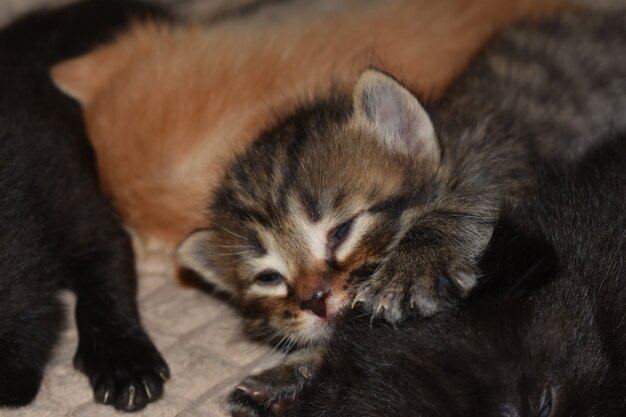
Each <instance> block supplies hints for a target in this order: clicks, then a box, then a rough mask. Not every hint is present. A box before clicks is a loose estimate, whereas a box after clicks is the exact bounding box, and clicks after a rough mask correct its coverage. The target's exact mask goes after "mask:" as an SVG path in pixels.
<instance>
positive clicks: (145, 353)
mask: <svg viewBox="0 0 626 417" xmlns="http://www.w3.org/2000/svg"><path fill="white" fill-rule="evenodd" d="M92 342H93V343H88V344H87V343H81V345H80V346H79V348H78V351H77V352H76V356H75V357H74V366H75V367H76V368H77V369H79V370H80V371H82V372H84V373H85V374H86V375H87V377H88V378H89V382H90V383H91V386H92V388H93V391H94V398H95V400H96V402H99V403H103V404H110V405H113V406H114V407H115V408H116V409H118V410H122V411H128V412H130V411H137V410H141V409H142V408H144V407H145V406H146V405H147V404H148V403H150V402H153V401H156V400H158V399H159V398H161V396H162V395H163V384H164V383H165V381H166V380H167V379H168V378H169V375H170V372H169V368H168V366H167V363H165V361H164V360H163V358H162V357H161V354H160V353H159V352H158V351H157V349H156V347H155V346H154V345H153V344H152V342H151V341H150V340H149V339H147V337H145V338H138V339H123V340H116V341H115V342H113V341H111V342H109V343H102V342H101V341H100V342H98V341H92Z"/></svg>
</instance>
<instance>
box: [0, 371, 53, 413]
mask: <svg viewBox="0 0 626 417" xmlns="http://www.w3.org/2000/svg"><path fill="white" fill-rule="evenodd" d="M0 369H1V371H0V406H2V407H22V406H25V405H28V404H30V403H31V402H32V401H33V400H34V399H35V397H36V396H37V393H38V392H39V387H40V386H41V379H42V376H43V375H42V370H41V369H37V368H32V369H11V365H10V364H7V363H5V362H4V361H1V360H0Z"/></svg>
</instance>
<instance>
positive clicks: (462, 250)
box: [354, 208, 495, 323]
mask: <svg viewBox="0 0 626 417" xmlns="http://www.w3.org/2000/svg"><path fill="white" fill-rule="evenodd" d="M494 218H495V216H494V215H492V214H491V213H483V212H471V211H467V209H465V208H463V211H459V210H454V211H453V210H446V209H439V210H436V211H432V212H430V213H427V214H425V215H423V216H421V217H420V218H419V219H417V220H416V221H415V223H414V224H413V225H412V226H411V228H410V229H409V230H408V231H407V233H406V234H405V235H404V236H403V237H402V239H401V240H400V241H399V242H398V244H397V246H396V247H394V249H393V250H392V251H391V252H390V254H389V255H388V256H387V257H386V259H384V260H383V262H382V264H381V266H380V267H379V268H378V270H377V271H376V272H375V273H374V274H373V275H372V277H371V278H369V279H368V280H366V281H365V282H363V283H362V284H360V285H359V287H358V289H357V292H356V296H355V298H354V303H359V302H361V303H363V305H364V307H365V308H366V309H367V310H369V311H371V312H372V313H373V315H374V316H382V317H384V318H385V319H386V320H387V321H389V322H392V323H394V322H398V321H400V320H402V319H403V318H405V317H407V316H408V315H410V314H412V313H413V312H414V311H415V310H417V312H418V313H419V314H420V315H422V316H429V315H432V314H435V313H437V312H438V311H441V310H442V309H444V308H446V307H449V306H451V305H453V304H455V303H457V302H458V301H460V300H462V299H463V298H465V297H466V296H467V295H468V294H469V293H470V291H471V290H472V289H473V288H474V286H475V285H476V283H477V281H478V271H477V267H476V262H477V260H478V258H479V257H480V255H481V254H482V252H483V251H484V250H485V248H486V247H487V244H488V242H489V239H490V238H491V234H492V232H493V220H492V219H494Z"/></svg>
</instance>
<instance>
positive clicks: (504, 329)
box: [239, 136, 626, 417]
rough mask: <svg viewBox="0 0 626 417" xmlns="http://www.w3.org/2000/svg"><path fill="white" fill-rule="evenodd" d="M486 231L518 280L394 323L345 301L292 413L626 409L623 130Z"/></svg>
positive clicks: (495, 261) (449, 414)
mask: <svg viewBox="0 0 626 417" xmlns="http://www.w3.org/2000/svg"><path fill="white" fill-rule="evenodd" d="M494 239H496V240H498V244H497V245H495V247H492V249H491V251H490V252H488V254H487V255H486V256H488V257H491V259H489V260H487V261H488V262H487V264H488V265H490V268H492V269H491V272H492V275H499V274H504V275H507V276H511V275H513V276H515V278H516V279H514V280H512V281H511V282H509V283H508V285H507V286H503V285H502V282H498V281H500V280H501V279H502V278H505V277H494V278H496V279H494V283H495V285H497V286H494V287H491V288H490V287H489V285H487V287H486V288H484V289H483V290H482V291H481V292H479V293H478V294H477V295H476V296H475V297H473V298H472V299H470V300H469V302H468V304H467V305H466V306H465V307H461V308H458V309H456V310H451V311H449V312H445V313H442V314H441V315H438V316H436V317H433V318H431V319H418V320H414V321H409V322H406V323H403V324H400V325H398V327H399V329H396V328H393V327H391V326H389V325H386V324H384V323H377V324H375V325H374V326H372V325H371V324H370V322H369V319H368V318H360V317H358V313H350V314H349V315H348V316H346V317H344V318H343V321H342V325H341V326H339V327H338V330H337V331H336V333H335V335H334V340H333V343H332V346H333V349H332V350H331V351H330V352H329V353H328V354H327V356H326V358H325V362H324V364H323V366H322V368H321V369H320V371H319V373H318V375H316V376H315V377H314V378H312V379H311V377H312V375H307V376H308V377H309V378H310V379H309V380H310V381H313V382H312V383H310V384H307V386H306V387H305V390H304V393H303V396H302V397H301V400H300V401H299V402H298V404H297V406H296V408H295V409H294V410H293V414H290V415H293V416H309V417H310V416H325V417H332V416H361V417H366V416H376V417H379V416H394V417H401V416H420V417H428V416H446V417H457V416H458V417H461V416H463V417H469V416H484V417H487V416H499V417H524V416H529V417H557V416H564V417H571V416H603V417H604V416H623V415H626V389H625V388H624V387H626V327H624V318H625V317H626V285H624V280H626V263H625V262H624V261H625V259H624V258H625V256H626V137H625V136H622V137H620V138H618V139H617V140H615V141H613V142H612V143H610V144H609V145H607V146H604V147H603V148H602V149H599V150H598V151H596V152H593V153H591V154H590V155H589V156H588V157H587V158H586V159H585V161H584V162H583V163H581V164H580V165H579V166H578V167H576V168H575V169H573V170H572V171H568V172H560V173H552V174H546V175H544V176H543V178H542V179H541V181H540V182H539V186H538V187H537V189H536V196H535V197H534V198H533V199H532V202H530V203H528V204H524V206H523V207H520V208H518V209H517V210H515V211H514V212H513V213H509V215H508V216H507V218H506V220H502V221H501V222H500V225H499V227H498V228H496V236H495V237H494ZM541 242H543V243H541ZM550 248H554V249H553V250H552V249H550ZM507 252H508V253H507ZM553 257H556V267H555V268H554V269H551V268H549V267H548V268H547V267H546V266H549V265H552V262H551V260H552V258H553ZM533 259H534V260H533ZM546 261H547V262H546ZM511 265H514V266H517V267H511ZM520 272H522V273H520ZM398 330H399V331H398ZM305 373H306V372H305ZM239 395H242V393H240V394H239ZM244 397H245V396H243V395H242V400H246V398H247V397H246V398H244ZM273 400H276V399H273ZM288 400H290V399H287V401H288ZM248 401H249V400H248ZM283 402H285V399H283ZM274 404H280V403H274ZM274 408H275V409H276V408H277V407H276V406H274ZM263 413H269V411H268V410H267V409H263V410H261V413H260V414H261V415H263Z"/></svg>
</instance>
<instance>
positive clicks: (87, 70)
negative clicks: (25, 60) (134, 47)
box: [50, 44, 130, 106]
mask: <svg viewBox="0 0 626 417" xmlns="http://www.w3.org/2000/svg"><path fill="white" fill-rule="evenodd" d="M129 58H130V57H129V55H128V48H123V47H118V45H116V44H111V45H108V46H104V47H101V48H99V49H96V50H95V51H93V52H90V53H88V54H86V55H82V56H80V57H78V58H72V59H69V60H67V61H63V62H61V63H59V64H57V65H55V66H53V67H52V69H51V70H50V75H51V77H52V81H53V82H54V84H55V85H56V86H57V88H58V89H59V90H61V91H62V92H63V93H65V94H67V95H68V96H70V97H72V98H73V99H75V100H76V101H78V102H79V103H80V104H81V105H82V106H85V105H87V104H89V103H90V102H91V101H92V100H93V99H94V97H95V96H96V95H97V94H98V92H100V91H101V90H102V89H103V88H105V87H106V86H107V85H108V84H109V83H110V82H111V80H112V79H113V77H114V76H115V74H117V72H118V71H119V70H120V69H121V68H123V66H124V65H126V64H127V63H128V60H129Z"/></svg>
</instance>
